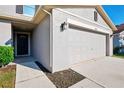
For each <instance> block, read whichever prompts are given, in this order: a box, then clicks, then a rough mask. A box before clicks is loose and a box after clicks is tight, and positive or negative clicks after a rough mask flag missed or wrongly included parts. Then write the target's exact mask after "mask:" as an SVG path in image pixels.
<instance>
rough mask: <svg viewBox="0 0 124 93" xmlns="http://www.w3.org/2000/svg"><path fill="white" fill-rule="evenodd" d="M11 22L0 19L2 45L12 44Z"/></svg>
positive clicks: (0, 42)
mask: <svg viewBox="0 0 124 93" xmlns="http://www.w3.org/2000/svg"><path fill="white" fill-rule="evenodd" d="M11 44H12V34H11V23H9V22H4V21H0V46H4V45H11Z"/></svg>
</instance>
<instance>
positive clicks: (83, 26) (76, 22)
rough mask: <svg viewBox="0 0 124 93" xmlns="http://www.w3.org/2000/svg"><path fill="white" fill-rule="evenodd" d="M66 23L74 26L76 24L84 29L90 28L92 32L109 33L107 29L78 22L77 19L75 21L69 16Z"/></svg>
mask: <svg viewBox="0 0 124 93" xmlns="http://www.w3.org/2000/svg"><path fill="white" fill-rule="evenodd" d="M67 23H68V24H69V25H74V26H77V27H78V28H84V29H88V30H92V31H94V32H99V33H104V34H109V33H110V32H109V31H107V30H103V29H101V28H99V27H95V26H92V25H88V24H85V23H82V22H79V21H76V20H73V19H70V18H67Z"/></svg>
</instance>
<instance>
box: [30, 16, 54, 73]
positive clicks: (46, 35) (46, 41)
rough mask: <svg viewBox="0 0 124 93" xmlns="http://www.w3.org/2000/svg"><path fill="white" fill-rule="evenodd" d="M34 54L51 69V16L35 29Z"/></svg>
mask: <svg viewBox="0 0 124 93" xmlns="http://www.w3.org/2000/svg"><path fill="white" fill-rule="evenodd" d="M32 35H33V39H32V40H33V56H34V57H35V58H36V60H38V61H39V62H40V63H41V64H42V65H43V66H44V67H46V68H47V69H48V70H49V71H52V68H51V67H50V17H49V16H46V17H45V18H44V20H43V21H42V22H41V23H40V24H39V25H38V27H37V28H36V29H35V30H34V31H33V34H32Z"/></svg>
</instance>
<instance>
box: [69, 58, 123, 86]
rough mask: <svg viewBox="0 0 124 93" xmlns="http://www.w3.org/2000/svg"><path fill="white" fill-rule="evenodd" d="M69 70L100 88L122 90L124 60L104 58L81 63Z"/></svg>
mask: <svg viewBox="0 0 124 93" xmlns="http://www.w3.org/2000/svg"><path fill="white" fill-rule="evenodd" d="M71 69H73V70H74V71H76V72H78V73H80V74H82V75H83V76H85V77H86V79H88V80H89V81H92V82H94V84H97V85H100V86H101V87H107V88H122V87H123V88H124V59H120V58H115V57H104V58H99V59H94V60H90V61H86V62H82V63H80V64H77V65H75V66H73V67H71ZM85 84H86V83H85Z"/></svg>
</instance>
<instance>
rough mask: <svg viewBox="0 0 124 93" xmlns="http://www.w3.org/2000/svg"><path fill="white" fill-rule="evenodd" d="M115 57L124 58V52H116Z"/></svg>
mask: <svg viewBox="0 0 124 93" xmlns="http://www.w3.org/2000/svg"><path fill="white" fill-rule="evenodd" d="M113 57H118V58H124V54H114V55H113Z"/></svg>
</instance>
